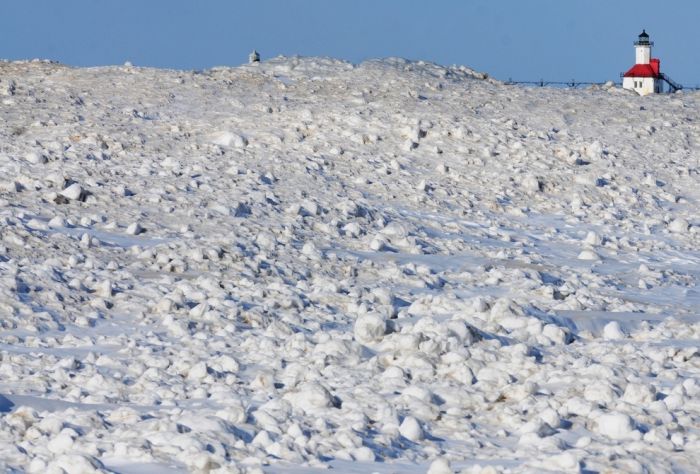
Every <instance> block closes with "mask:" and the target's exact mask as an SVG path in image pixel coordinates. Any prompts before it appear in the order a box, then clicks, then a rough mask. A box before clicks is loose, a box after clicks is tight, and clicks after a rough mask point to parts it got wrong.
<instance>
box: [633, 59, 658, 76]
mask: <svg viewBox="0 0 700 474" xmlns="http://www.w3.org/2000/svg"><path fill="white" fill-rule="evenodd" d="M624 77H653V78H656V79H658V78H660V77H661V61H660V60H658V59H652V60H651V61H650V64H635V65H634V66H632V68H631V69H630V70H629V71H627V72H626V73H625V74H624Z"/></svg>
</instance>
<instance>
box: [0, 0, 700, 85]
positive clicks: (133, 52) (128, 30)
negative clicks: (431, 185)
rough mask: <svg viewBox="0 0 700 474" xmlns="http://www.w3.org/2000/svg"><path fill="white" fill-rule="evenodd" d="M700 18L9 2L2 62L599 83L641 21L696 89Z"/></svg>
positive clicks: (447, 4)
mask: <svg viewBox="0 0 700 474" xmlns="http://www.w3.org/2000/svg"><path fill="white" fill-rule="evenodd" d="M698 19H700V1H697V0H676V1H675V2H673V3H666V2H660V1H659V0H428V1H426V0H423V1H419V0H250V1H242V0H240V1H239V0H2V1H1V3H0V58H4V59H29V58H47V59H55V60H58V61H61V62H64V63H67V64H71V65H79V66H88V65H89V66H92V65H104V64H122V63H124V62H125V61H127V60H128V61H131V62H132V63H133V64H134V65H139V66H156V67H168V68H178V69H204V68H208V67H212V66H217V65H218V66H221V65H237V64H241V63H243V62H245V61H246V60H247V55H248V53H249V52H250V51H251V50H252V49H253V48H256V49H258V51H260V53H261V54H262V57H263V59H265V58H266V57H267V58H269V57H271V56H277V55H280V54H283V55H295V54H298V55H302V56H316V55H321V56H332V57H337V58H341V59H346V60H348V61H351V62H354V63H357V62H361V61H362V60H364V59H368V58H376V57H387V56H400V57H405V58H408V59H423V60H427V61H433V62H436V63H439V64H444V65H450V64H464V65H467V66H470V67H472V68H474V69H477V70H480V71H485V72H488V73H489V74H491V75H492V76H494V77H497V78H499V79H508V78H510V77H512V78H513V79H521V80H522V79H530V80H532V79H534V80H537V79H540V78H544V79H547V80H570V79H572V78H574V79H576V80H579V81H583V80H588V81H602V80H607V79H613V80H619V73H620V72H623V71H624V70H626V69H628V68H629V67H631V66H632V64H633V63H634V49H633V46H632V42H633V41H634V40H635V39H636V36H637V35H638V34H639V33H640V31H641V30H642V28H646V30H647V32H648V33H649V34H650V35H651V39H652V40H653V41H655V42H656V47H655V48H654V51H653V53H654V55H655V56H658V57H660V58H661V68H662V70H663V71H665V72H666V73H668V74H669V75H670V76H671V77H672V78H673V79H675V80H677V81H678V82H681V83H683V84H686V85H695V84H700V61H698V58H699V54H698V50H699V49H700V36H699V35H698V33H697V23H698Z"/></svg>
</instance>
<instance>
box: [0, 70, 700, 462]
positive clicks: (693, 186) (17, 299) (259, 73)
mask: <svg viewBox="0 0 700 474" xmlns="http://www.w3.org/2000/svg"><path fill="white" fill-rule="evenodd" d="M699 98H700V95H698V93H679V94H675V95H659V96H648V97H645V98H641V97H638V96H636V95H634V94H633V93H629V92H627V91H622V90H620V89H617V88H614V87H613V88H600V87H597V88H593V89H589V90H559V89H547V88H533V89H527V88H518V87H512V86H506V85H503V84H500V83H498V82H497V81H493V80H491V79H488V78H487V77H486V76H485V75H483V74H481V73H478V72H475V71H472V70H470V69H468V68H466V67H451V68H445V67H441V66H437V65H434V64H430V63H424V62H408V61H404V60H401V59H386V60H374V61H368V62H365V63H362V64H359V65H352V64H349V63H346V62H342V61H338V60H333V59H329V58H284V57H280V58H275V59H272V60H269V61H265V62H262V63H259V64H254V65H246V66H241V67H236V68H223V67H222V68H215V69H212V70H207V71H196V72H193V71H174V70H158V69H147V68H138V67H133V66H123V67H121V66H120V67H102V68H82V69H81V68H70V67H66V66H63V65H59V64H55V63H49V62H42V61H33V62H0V439H1V440H2V442H1V443H0V468H2V469H3V470H7V471H9V472H34V473H44V472H50V473H60V472H66V473H70V474H77V473H90V472H121V473H124V474H132V473H133V474H136V473H153V472H195V473H229V472H232V473H234V472H250V473H257V472H269V473H282V472H298V473H301V472H321V471H324V470H328V469H330V470H332V471H334V472H348V473H364V472H379V473H393V472H397V473H398V472H426V471H427V472H430V473H432V474H443V473H447V472H465V473H478V472H484V473H492V472H532V473H539V472H545V471H552V472H654V473H658V472H668V473H671V472H695V471H696V469H697V466H698V465H699V464H700V352H699V349H698V348H699V347H700V290H699V289H698V286H697V284H698V280H699V279H700V216H699V214H698V209H700V207H699V205H698V204H699V203H698V199H699V198H700V186H699V184H700V175H699V174H698V173H699V166H700V125H699V124H700V101H699V100H698V99H699Z"/></svg>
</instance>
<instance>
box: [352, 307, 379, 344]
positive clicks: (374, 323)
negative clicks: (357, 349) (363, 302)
mask: <svg viewBox="0 0 700 474" xmlns="http://www.w3.org/2000/svg"><path fill="white" fill-rule="evenodd" d="M385 332H386V321H385V320H384V318H382V317H381V316H380V315H378V314H376V313H366V314H362V315H360V316H359V317H358V318H357V320H355V340H356V341H357V342H359V343H361V344H370V343H373V342H379V341H381V339H382V338H383V337H384V333H385Z"/></svg>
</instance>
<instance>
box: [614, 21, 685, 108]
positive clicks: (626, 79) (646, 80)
mask: <svg viewBox="0 0 700 474" xmlns="http://www.w3.org/2000/svg"><path fill="white" fill-rule="evenodd" d="M652 46H654V42H653V41H649V35H648V34H647V32H646V30H642V33H641V34H640V35H639V38H638V39H637V41H635V42H634V50H635V59H636V61H635V65H634V66H632V67H631V68H630V70H629V71H627V72H626V73H624V74H622V87H623V88H624V89H629V90H633V91H635V92H636V93H637V94H639V95H648V94H659V93H661V92H663V91H664V82H665V83H667V84H668V87H669V91H670V92H676V91H677V90H679V89H682V88H683V86H681V85H680V84H677V83H676V82H674V81H673V80H672V79H671V78H670V77H668V76H667V75H666V74H664V73H662V72H661V61H660V60H659V59H656V58H652V57H651V47H652Z"/></svg>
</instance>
